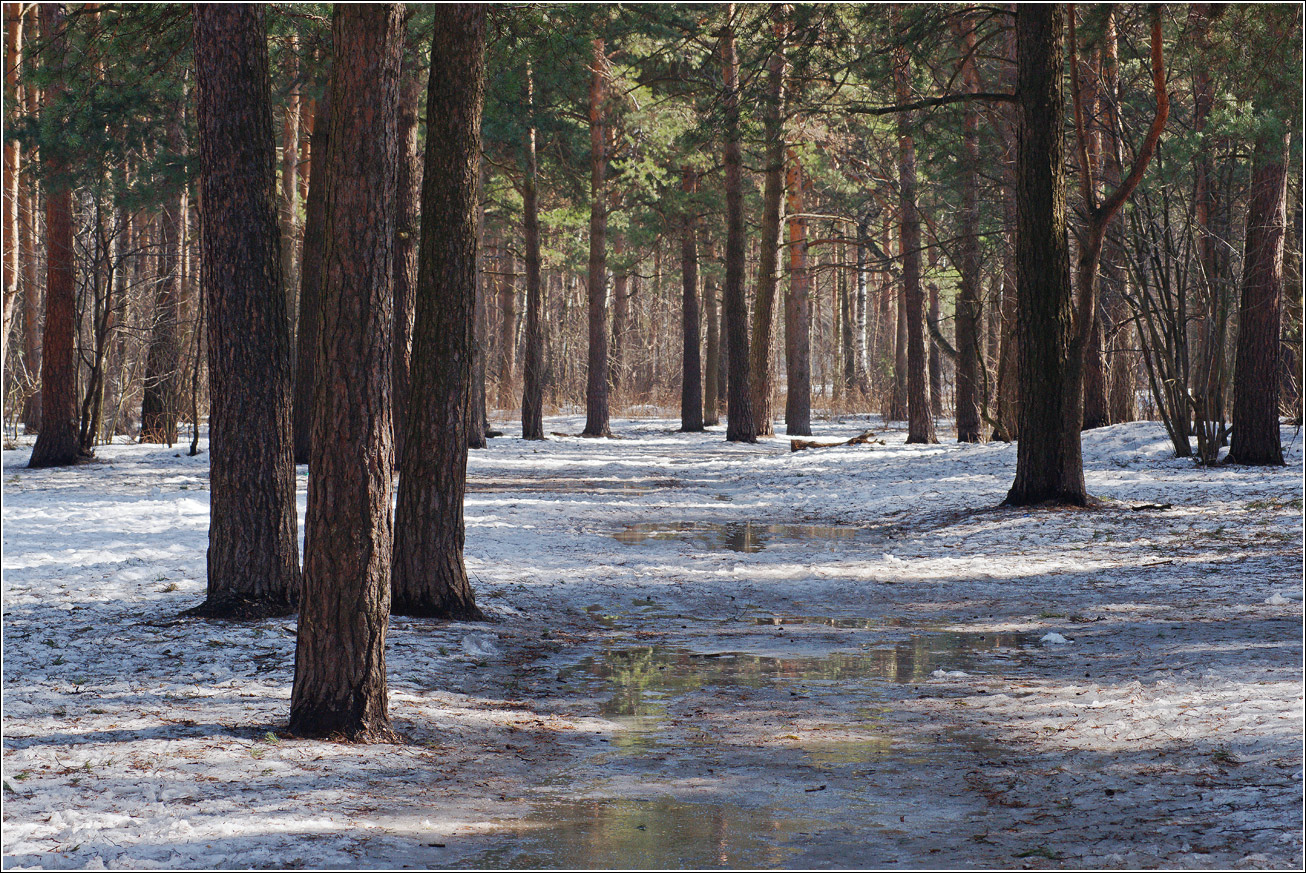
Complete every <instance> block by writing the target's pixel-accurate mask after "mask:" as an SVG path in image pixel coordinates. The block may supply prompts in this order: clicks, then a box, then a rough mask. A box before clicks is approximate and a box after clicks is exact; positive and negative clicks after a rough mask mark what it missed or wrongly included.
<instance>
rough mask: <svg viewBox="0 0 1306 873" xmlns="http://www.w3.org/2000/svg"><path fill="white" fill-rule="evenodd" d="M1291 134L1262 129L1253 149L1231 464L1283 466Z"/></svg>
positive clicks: (1239, 316) (1235, 372) (1239, 311)
mask: <svg viewBox="0 0 1306 873" xmlns="http://www.w3.org/2000/svg"><path fill="white" fill-rule="evenodd" d="M1288 143H1289V135H1288V134H1282V135H1276V134H1274V133H1264V134H1262V135H1261V136H1259V137H1258V138H1257V140H1256V147H1255V149H1254V150H1253V152H1252V187H1251V199H1250V200H1249V202H1248V204H1247V240H1246V242H1245V243H1244V248H1243V278H1242V298H1241V300H1240V301H1239V304H1238V350H1237V357H1236V358H1235V360H1234V388H1233V436H1232V437H1231V439H1230V441H1229V457H1228V461H1229V463H1231V464H1254V465H1261V466H1282V465H1283V463H1284V461H1283V447H1282V444H1281V443H1280V441H1279V322H1280V317H1281V308H1282V298H1283V293H1282V292H1283V248H1284V234H1285V230H1286V228H1285V223H1286V200H1287V181H1288Z"/></svg>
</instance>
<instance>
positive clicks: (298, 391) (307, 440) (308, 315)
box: [293, 90, 331, 464]
mask: <svg viewBox="0 0 1306 873" xmlns="http://www.w3.org/2000/svg"><path fill="white" fill-rule="evenodd" d="M330 142H331V93H330V90H328V91H327V93H326V94H325V95H324V96H323V97H322V100H321V101H319V103H318V104H317V112H316V113H315V114H314V117H313V136H312V150H313V151H312V153H313V154H315V155H317V159H316V160H314V161H313V162H312V163H311V164H310V165H309V179H308V198H307V199H306V200H305V204H304V206H305V208H304V246H303V255H302V260H301V262H300V268H299V318H298V319H297V320H298V322H299V330H298V331H297V335H296V337H295V399H294V410H293V412H294V448H295V463H296V464H307V463H308V459H309V455H310V450H311V447H312V442H313V382H314V376H315V373H316V371H317V338H318V333H319V330H320V325H321V321H322V282H323V275H324V272H325V260H324V257H323V250H324V247H325V235H326V154H327V151H328V149H329V147H330Z"/></svg>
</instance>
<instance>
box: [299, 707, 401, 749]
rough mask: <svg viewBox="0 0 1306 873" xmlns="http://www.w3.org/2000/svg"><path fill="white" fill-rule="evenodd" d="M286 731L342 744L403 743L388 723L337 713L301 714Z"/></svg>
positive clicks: (303, 736)
mask: <svg viewBox="0 0 1306 873" xmlns="http://www.w3.org/2000/svg"><path fill="white" fill-rule="evenodd" d="M286 732H287V733H289V734H291V735H292V736H296V737H301V738H303V739H306V740H307V739H314V740H335V741H336V742H342V743H360V744H362V743H386V744H398V743H402V742H404V737H403V736H402V735H401V734H397V733H395V731H394V730H392V729H391V727H390V722H389V720H384V721H380V722H379V723H377V722H376V720H365V719H361V718H358V717H353V718H348V719H342V718H341V717H340V715H339V713H335V712H321V713H318V712H307V713H304V712H299V713H293V714H292V715H291V717H290V724H289V725H288V726H287V728H286Z"/></svg>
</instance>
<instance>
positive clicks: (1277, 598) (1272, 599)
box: [1265, 591, 1288, 606]
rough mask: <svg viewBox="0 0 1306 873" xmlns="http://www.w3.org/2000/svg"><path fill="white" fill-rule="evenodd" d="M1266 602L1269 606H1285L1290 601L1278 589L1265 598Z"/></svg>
mask: <svg viewBox="0 0 1306 873" xmlns="http://www.w3.org/2000/svg"><path fill="white" fill-rule="evenodd" d="M1265 602H1266V604H1267V605H1269V606H1283V605H1285V604H1286V603H1287V602H1288V598H1286V597H1284V596H1283V595H1282V594H1280V593H1278V592H1277V591H1276V592H1275V593H1274V594H1271V595H1270V596H1269V597H1267V598H1265Z"/></svg>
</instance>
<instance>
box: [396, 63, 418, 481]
mask: <svg viewBox="0 0 1306 873" xmlns="http://www.w3.org/2000/svg"><path fill="white" fill-rule="evenodd" d="M399 75H400V86H399V89H400V90H399V120H398V147H399V165H398V167H397V169H396V173H397V179H398V183H397V187H396V192H397V193H396V200H395V244H394V277H393V280H392V282H393V286H394V375H393V395H394V447H395V451H394V455H395V467H396V468H398V466H399V464H400V462H401V461H402V459H403V455H404V422H405V421H406V419H407V415H408V393H409V390H410V389H409V381H408V374H409V370H410V368H411V367H412V360H413V300H414V297H415V293H414V286H415V285H416V284H417V234H418V231H419V226H418V222H419V220H420V216H419V214H418V210H417V207H418V201H419V199H420V197H421V193H422V156H421V154H420V153H419V152H418V150H417V110H418V105H419V103H420V102H421V97H422V77H421V75H420V74H419V71H418V69H417V64H416V63H415V62H412V63H410V62H408V61H407V59H405V63H404V65H403V67H402V69H401V71H400V74H399Z"/></svg>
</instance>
